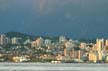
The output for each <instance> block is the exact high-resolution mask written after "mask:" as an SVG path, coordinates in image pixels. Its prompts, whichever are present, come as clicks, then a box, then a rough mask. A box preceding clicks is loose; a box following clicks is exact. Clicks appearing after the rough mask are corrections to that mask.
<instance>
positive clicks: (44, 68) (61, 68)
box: [0, 63, 108, 71]
mask: <svg viewBox="0 0 108 71" xmlns="http://www.w3.org/2000/svg"><path fill="white" fill-rule="evenodd" d="M0 71H108V64H71V63H69V64H64V63H63V64H51V63H0Z"/></svg>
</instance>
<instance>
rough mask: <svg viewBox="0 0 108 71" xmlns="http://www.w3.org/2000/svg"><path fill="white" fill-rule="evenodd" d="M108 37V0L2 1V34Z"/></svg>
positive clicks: (0, 10)
mask: <svg viewBox="0 0 108 71" xmlns="http://www.w3.org/2000/svg"><path fill="white" fill-rule="evenodd" d="M10 31H16V32H22V33H27V34H30V35H43V36H59V35H64V36H68V37H71V38H102V37H103V38H107V37H108V0H0V34H2V33H6V32H10Z"/></svg>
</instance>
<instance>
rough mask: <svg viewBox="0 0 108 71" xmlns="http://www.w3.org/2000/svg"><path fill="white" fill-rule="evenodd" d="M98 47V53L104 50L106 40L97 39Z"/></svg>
mask: <svg viewBox="0 0 108 71" xmlns="http://www.w3.org/2000/svg"><path fill="white" fill-rule="evenodd" d="M96 45H97V51H98V52H100V51H102V50H104V39H97V40H96Z"/></svg>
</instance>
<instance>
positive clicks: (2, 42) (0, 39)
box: [0, 34, 7, 45]
mask: <svg viewBox="0 0 108 71" xmlns="http://www.w3.org/2000/svg"><path fill="white" fill-rule="evenodd" d="M6 44H7V37H6V35H4V34H2V35H0V45H6Z"/></svg>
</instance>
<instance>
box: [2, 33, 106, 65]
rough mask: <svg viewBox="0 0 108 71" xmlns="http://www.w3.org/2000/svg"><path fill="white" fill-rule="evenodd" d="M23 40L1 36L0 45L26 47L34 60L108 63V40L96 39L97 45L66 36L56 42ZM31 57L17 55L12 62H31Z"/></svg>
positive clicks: (38, 39) (40, 39) (41, 39)
mask: <svg viewBox="0 0 108 71" xmlns="http://www.w3.org/2000/svg"><path fill="white" fill-rule="evenodd" d="M22 39H23V38H21V37H13V38H8V37H6V35H4V34H3V35H0V45H1V46H3V45H7V44H13V45H14V44H18V45H16V47H17V46H24V47H23V48H26V49H27V50H26V52H28V53H29V51H31V52H32V53H33V54H32V53H31V57H32V56H34V55H36V56H34V57H35V58H34V59H36V58H38V59H52V60H56V61H58V62H69V61H70V62H95V63H96V62H108V40H104V39H96V42H95V43H92V42H91V43H88V42H81V41H78V40H72V39H67V38H66V37H65V36H60V37H59V39H57V41H56V42H54V41H53V40H51V39H47V38H46V39H44V38H42V37H39V38H36V39H34V40H31V39H27V40H25V41H24V42H20V40H22ZM20 44H24V45H20ZM26 44H29V45H26ZM25 45H26V46H25ZM32 49H33V50H32ZM40 50H41V52H42V53H43V52H44V54H42V53H39V54H37V53H36V51H40ZM21 53H22V52H21ZM10 54H12V53H10ZM25 56H27V57H25ZM29 56H30V55H28V54H27V55H26V54H25V55H20V56H17V55H16V56H13V58H12V60H13V61H14V62H22V61H26V60H29V61H30V60H31V59H30V58H29ZM51 62H54V61H51Z"/></svg>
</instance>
